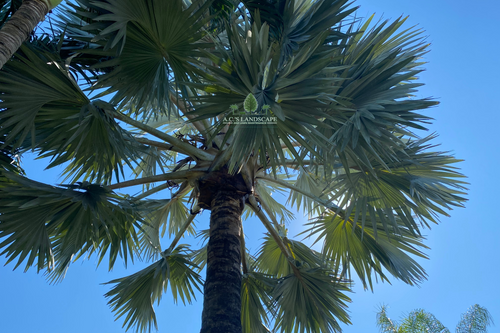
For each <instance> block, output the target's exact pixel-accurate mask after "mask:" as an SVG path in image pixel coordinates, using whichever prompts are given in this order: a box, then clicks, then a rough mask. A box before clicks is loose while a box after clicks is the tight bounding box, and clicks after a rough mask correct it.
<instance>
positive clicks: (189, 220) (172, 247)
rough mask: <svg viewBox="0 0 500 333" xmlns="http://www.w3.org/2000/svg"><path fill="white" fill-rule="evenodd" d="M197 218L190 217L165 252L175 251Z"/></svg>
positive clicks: (193, 215)
mask: <svg viewBox="0 0 500 333" xmlns="http://www.w3.org/2000/svg"><path fill="white" fill-rule="evenodd" d="M195 216H196V214H190V215H189V216H188V218H187V220H186V222H184V225H183V226H182V228H181V230H179V232H178V233H177V235H175V238H174V240H173V241H172V243H171V244H170V246H169V248H168V249H167V251H165V252H167V253H169V252H172V251H173V250H174V249H175V247H176V246H177V243H179V241H180V240H181V238H182V236H183V235H184V233H185V232H186V230H188V228H189V226H190V225H191V223H192V222H193V220H194V217H195Z"/></svg>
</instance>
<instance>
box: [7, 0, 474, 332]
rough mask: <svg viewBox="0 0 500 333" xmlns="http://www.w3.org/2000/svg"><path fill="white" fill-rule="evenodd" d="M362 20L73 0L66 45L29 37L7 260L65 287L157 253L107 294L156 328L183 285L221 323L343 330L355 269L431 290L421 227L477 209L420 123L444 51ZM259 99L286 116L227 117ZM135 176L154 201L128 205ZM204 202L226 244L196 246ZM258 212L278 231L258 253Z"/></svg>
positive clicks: (207, 5) (10, 94)
mask: <svg viewBox="0 0 500 333" xmlns="http://www.w3.org/2000/svg"><path fill="white" fill-rule="evenodd" d="M59 8H61V7H59ZM354 12H355V8H351V7H350V6H349V4H347V2H346V1H345V0H318V1H309V0H278V1H268V2H263V1H250V0H248V1H242V2H241V3H240V2H238V1H202V0H198V1H188V0H183V1H181V0H171V1H151V0H140V1H137V0H120V1H118V0H106V1H89V0H78V1H76V4H73V3H68V5H67V6H66V7H62V8H61V9H60V11H59V21H58V29H56V31H55V32H54V34H53V35H50V36H45V35H42V36H36V37H34V38H33V39H32V40H31V41H30V42H29V43H25V44H24V45H23V46H22V48H21V49H20V50H19V51H18V52H17V54H16V55H15V56H14V58H13V59H12V60H11V61H9V62H8V63H7V64H6V65H5V67H4V68H3V70H2V72H1V75H0V91H1V93H2V95H1V102H0V108H1V111H0V137H1V138H2V139H1V140H2V141H1V142H0V143H1V144H2V146H1V147H2V154H3V155H1V156H0V157H2V156H5V157H2V158H1V159H0V163H2V164H1V166H2V168H3V169H5V170H4V171H2V177H1V178H0V180H1V185H0V199H1V201H0V237H2V238H3V240H2V242H1V243H0V248H1V249H3V254H5V255H6V256H7V258H8V261H9V262H11V261H17V264H16V267H18V266H20V265H21V264H23V263H24V264H25V267H26V269H28V268H30V267H36V269H37V270H38V271H47V272H48V274H49V277H50V278H51V279H52V280H60V279H61V278H62V277H63V276H64V274H65V272H66V270H67V269H68V267H69V265H70V263H71V262H73V261H75V260H77V259H78V258H80V257H82V256H87V255H92V254H96V255H97V256H98V258H99V262H101V261H102V260H105V258H108V261H109V268H110V269H111V268H112V267H113V265H114V263H115V261H116V259H117V258H118V257H121V258H122V259H123V260H125V262H127V259H128V258H132V259H133V258H134V257H143V258H146V259H148V260H154V262H153V263H152V264H151V265H150V266H148V267H147V268H146V269H143V270H141V271H139V272H136V273H134V274H132V275H130V276H128V277H124V278H122V279H118V280H114V281H111V282H110V283H111V284H113V287H112V289H111V290H110V291H109V292H108V294H106V296H107V297H108V298H109V304H110V305H111V307H112V309H113V311H114V312H115V313H116V314H117V316H119V317H121V316H123V318H124V322H125V324H124V325H125V326H126V327H127V328H130V327H132V326H134V327H135V328H137V329H138V330H140V331H144V330H147V329H151V328H152V325H156V317H155V313H154V310H153V303H154V302H156V301H159V300H160V298H161V295H162V294H163V293H164V292H166V291H167V287H170V290H171V291H172V293H173V295H174V298H176V299H177V298H180V299H181V300H182V301H183V302H191V300H192V299H193V297H194V295H195V290H196V289H197V290H200V291H201V289H202V287H204V291H205V292H204V298H205V303H204V304H205V307H204V313H203V327H202V332H220V331H222V328H221V327H222V326H218V325H223V324H224V325H226V324H227V325H229V326H224V329H225V330H227V331H231V332H238V331H240V330H243V331H244V332H267V331H269V330H268V328H267V327H268V326H270V325H274V326H275V328H274V329H275V330H278V331H279V330H281V331H284V332H294V331H295V332H297V331H300V332H320V331H321V332H332V331H340V326H339V321H341V322H344V323H349V317H348V314H347V312H346V302H348V301H349V298H348V297H347V296H346V292H347V291H349V284H348V282H349V279H350V278H351V270H353V272H355V274H356V275H357V276H358V277H359V278H360V279H361V281H362V283H363V284H364V285H365V287H370V288H372V287H373V284H372V279H373V278H374V277H377V278H380V279H381V280H388V278H389V275H392V276H394V277H395V278H398V279H401V280H402V281H404V282H406V283H409V284H416V283H418V282H419V281H422V280H423V279H425V276H426V275H425V272H424V270H423V268H422V267H421V266H420V265H419V264H418V263H417V262H416V261H415V257H422V258H425V257H426V256H425V254H424V253H423V252H422V249H423V248H425V245H424V244H423V242H422V241H423V237H422V236H421V229H422V227H426V226H429V223H436V222H437V217H438V215H439V214H442V215H446V214H447V213H446V210H447V209H450V208H451V207H453V206H460V205H461V203H462V202H463V201H464V198H463V184H464V183H463V182H462V181H460V178H461V177H462V175H460V174H459V173H458V172H457V171H456V168H455V167H454V166H453V165H454V163H456V162H457V161H458V160H456V159H455V158H453V157H452V156H450V155H448V154H447V153H443V152H439V151H436V150H435V145H434V144H432V143H431V140H432V139H433V138H434V136H428V137H423V138H421V137H419V136H418V135H417V134H416V133H415V132H414V131H415V130H423V129H425V124H426V123H427V122H428V121H429V120H430V118H429V117H428V116H425V115H422V114H420V113H419V112H420V110H424V109H427V108H429V107H431V106H434V105H436V104H437V103H436V102H435V101H433V100H431V99H421V98H418V97H416V96H415V95H414V93H415V91H416V88H417V87H418V86H419V85H421V84H419V83H416V75H418V73H419V72H420V71H421V70H422V69H421V68H420V65H421V64H422V63H421V60H420V59H421V56H422V55H423V54H424V53H425V52H426V48H427V46H428V45H427V44H426V43H425V40H424V39H423V38H422V36H421V31H419V30H415V29H413V28H409V29H406V30H402V29H401V26H402V25H403V23H404V19H398V20H396V21H394V22H392V23H390V22H382V23H379V24H375V25H373V24H371V23H370V22H371V19H369V20H368V21H366V22H365V23H364V24H363V25H359V23H358V21H357V20H356V19H355V18H353V13H354ZM358 25H359V26H358ZM372 25H373V27H372V28H369V27H370V26H372ZM26 91H29V92H30V94H29V95H26ZM102 99H104V100H102ZM245 100H247V101H250V102H252V101H253V104H254V107H255V108H256V110H257V111H259V110H261V109H264V110H270V112H271V113H272V116H273V117H275V118H276V123H275V124H254V125H245V124H235V123H231V122H229V123H228V122H227V121H224V118H225V116H227V115H229V114H230V113H231V112H232V111H233V110H234V109H235V108H239V109H243V108H244V107H245V106H246V107H247V108H248V105H244V104H245ZM250 102H248V103H250ZM29 149H32V150H34V151H35V152H36V153H37V154H38V155H39V156H41V157H44V158H50V159H51V163H50V165H49V167H54V166H57V165H61V164H64V165H67V167H66V175H67V178H66V179H67V180H70V184H69V185H62V186H50V185H46V184H42V183H38V182H35V181H32V180H29V179H27V178H25V177H23V176H22V175H19V174H16V173H15V172H13V168H12V166H11V164H10V161H11V159H12V156H13V155H12V154H13V152H18V151H21V152H22V151H26V150H29ZM128 168H130V169H132V170H133V174H134V176H135V178H134V179H124V172H125V171H126V170H127V169H128ZM135 185H143V191H142V193H141V194H138V195H134V196H130V195H123V194H120V192H121V191H122V189H125V188H127V187H130V186H135ZM172 188H174V189H175V193H174V194H173V195H171V196H170V197H165V198H164V199H155V200H154V199H148V197H149V196H150V195H152V194H154V193H160V194H161V193H166V194H165V195H166V196H167V193H168V192H165V190H167V189H172ZM161 191H164V192H161ZM280 191H285V192H288V193H289V201H288V202H289V204H290V206H292V207H293V208H296V209H297V210H298V211H303V212H306V213H307V214H308V215H309V217H310V218H311V220H310V223H308V224H307V230H306V231H304V233H306V234H307V235H310V236H313V237H315V239H316V242H322V243H323V246H322V250H321V251H315V250H312V249H311V248H310V247H309V246H306V245H305V244H303V243H301V242H300V241H297V240H292V239H290V238H289V237H288V235H287V232H286V228H285V224H286V222H287V221H288V220H289V219H290V218H291V217H293V214H292V213H291V212H290V211H289V209H288V208H287V207H285V206H284V205H282V204H281V203H280V202H278V201H276V200H275V198H274V197H273V196H272V194H273V193H274V192H280ZM201 209H206V210H211V228H210V231H209V232H207V231H206V232H205V236H206V237H207V238H208V239H209V241H208V245H207V246H205V247H203V248H201V249H192V248H190V247H188V246H186V245H178V244H179V240H180V239H181V238H182V237H183V235H184V234H185V233H195V232H197V230H196V227H195V225H194V224H193V220H194V216H195V215H196V214H198V213H199V212H200V211H201ZM245 212H246V213H245ZM249 215H255V216H257V217H258V218H259V219H260V220H261V221H262V223H263V224H264V226H265V228H266V229H267V231H268V234H267V236H266V237H265V238H264V242H263V244H262V247H261V249H260V251H259V252H258V253H257V254H255V256H251V255H250V254H248V253H247V251H246V250H245V246H244V235H243V230H242V226H241V220H240V216H243V217H248V216H249ZM167 230H168V235H169V236H172V237H173V240H172V242H171V245H170V246H169V247H168V248H167V249H163V248H162V247H161V245H160V239H161V238H162V237H163V236H164V234H165V232H166V231H167ZM222 249H225V250H222ZM207 258H208V259H207ZM207 262H208V265H207ZM206 265H207V277H206V279H205V280H203V279H202V278H201V277H200V275H199V272H200V270H201V269H203V268H204V267H205V266H206ZM226 271H227V272H229V273H227V274H226V275H224V274H225V273H224V272H226ZM388 273H390V274H388ZM221 281H222V282H221ZM218 283H219V284H218ZM217 288H228V289H227V290H226V289H224V290H226V291H224V292H223V291H220V290H221V289H217ZM231 288H232V289H231ZM217 290H219V291H217ZM233 294H234V297H232V296H227V295H233ZM224 297H226V298H224ZM217 311H219V313H224V314H225V317H224V316H222V317H217V315H216V313H217ZM228 313H230V314H228ZM221 323H222V324H221ZM231 325H233V326H231ZM239 325H240V326H239Z"/></svg>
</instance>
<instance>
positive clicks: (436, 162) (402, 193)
mask: <svg viewBox="0 0 500 333" xmlns="http://www.w3.org/2000/svg"><path fill="white" fill-rule="evenodd" d="M432 138H433V136H430V137H427V138H424V139H420V140H415V141H413V140H410V141H407V142H406V145H405V148H404V149H403V150H402V151H400V152H397V153H395V154H394V157H395V161H386V162H385V163H383V164H382V163H378V162H377V161H375V160H372V162H371V164H372V166H373V168H372V171H371V172H362V171H358V170H354V171H352V172H351V173H350V174H349V175H347V174H344V175H339V176H338V177H336V178H334V179H333V180H332V183H331V186H330V187H329V188H328V189H327V190H326V192H329V191H331V192H330V200H332V201H337V202H340V204H339V206H340V207H344V208H345V210H346V212H347V213H346V214H347V216H350V213H351V212H353V211H356V214H355V216H354V219H353V222H354V223H359V222H361V225H362V226H365V223H366V222H367V221H368V223H370V220H369V219H368V218H369V216H370V217H371V221H372V223H373V228H374V231H375V232H376V231H377V230H375V229H376V227H375V225H376V224H375V219H374V218H375V217H378V219H380V221H381V222H382V224H383V226H384V229H387V228H388V225H392V226H393V227H395V228H396V229H395V231H397V228H398V223H396V219H397V218H399V219H400V221H401V222H403V225H404V226H405V227H406V228H408V230H409V231H411V232H413V233H418V232H419V231H418V230H419V226H418V225H419V224H421V225H425V226H427V227H429V224H428V222H429V221H430V222H434V223H437V216H438V214H442V215H445V216H448V213H447V212H446V210H447V209H451V208H452V207H460V206H462V203H463V202H464V201H465V200H466V199H465V198H464V194H465V193H464V190H465V187H464V186H465V185H466V184H467V183H466V182H463V181H462V180H460V179H462V178H464V176H463V175H462V174H460V173H459V172H458V171H457V169H456V168H455V167H454V166H453V164H455V163H457V162H460V160H457V159H455V158H454V157H453V156H450V155H447V154H446V153H442V152H432V149H433V148H435V146H434V145H431V144H429V143H428V141H429V140H430V139H432ZM386 166H387V167H388V168H389V170H387V169H386Z"/></svg>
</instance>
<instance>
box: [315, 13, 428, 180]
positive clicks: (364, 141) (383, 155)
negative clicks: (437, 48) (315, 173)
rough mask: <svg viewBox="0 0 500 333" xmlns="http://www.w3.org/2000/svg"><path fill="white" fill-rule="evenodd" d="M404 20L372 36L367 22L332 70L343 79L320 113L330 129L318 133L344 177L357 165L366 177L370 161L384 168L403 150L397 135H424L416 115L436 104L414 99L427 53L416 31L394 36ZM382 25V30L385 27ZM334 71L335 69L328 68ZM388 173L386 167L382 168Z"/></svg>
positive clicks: (378, 28)
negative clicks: (331, 149) (332, 147)
mask: <svg viewBox="0 0 500 333" xmlns="http://www.w3.org/2000/svg"><path fill="white" fill-rule="evenodd" d="M404 21H405V19H398V20H396V21H394V22H393V23H392V24H387V22H384V23H382V24H380V25H376V26H375V27H374V28H372V29H371V30H368V26H369V24H370V22H371V18H370V20H368V21H367V22H366V24H365V25H364V26H363V27H361V32H360V33H358V34H355V35H354V36H350V37H348V38H347V39H346V41H345V44H346V49H345V50H343V51H342V57H339V58H338V59H339V61H338V62H337V63H335V66H345V69H343V70H341V71H335V72H333V73H332V74H330V75H332V76H334V77H341V78H346V79H345V80H343V81H341V82H339V85H338V87H335V88H334V93H335V94H336V95H337V97H336V101H335V102H334V103H332V104H330V106H329V107H328V108H329V110H326V111H325V112H326V113H327V114H328V115H330V116H331V117H332V118H333V119H329V118H326V119H325V124H328V125H329V126H330V127H324V128H321V129H319V130H320V131H321V133H322V134H323V135H325V136H327V137H328V138H329V139H330V141H331V142H332V144H334V145H335V153H334V154H333V155H332V154H331V153H330V152H324V153H325V154H327V155H328V154H330V155H332V156H330V157H327V158H328V159H330V160H332V161H341V162H342V164H343V166H344V168H346V172H349V169H348V167H350V166H352V165H356V166H358V167H360V168H362V169H363V171H367V172H370V171H371V168H372V162H371V159H376V160H377V161H378V162H379V163H381V164H382V165H384V166H385V164H384V163H386V162H388V161H391V160H393V161H395V160H397V159H396V157H395V156H394V154H395V153H396V152H397V151H400V150H402V149H404V147H405V145H404V142H402V139H401V135H403V134H404V135H409V136H413V135H414V134H413V133H412V132H411V131H410V130H411V129H425V127H424V123H426V122H428V121H429V120H430V119H431V118H429V117H428V116H424V115H422V114H420V113H419V112H417V110H422V109H427V108H429V107H431V106H434V105H436V104H438V103H437V102H435V101H432V100H430V99H417V98H415V96H414V95H413V93H414V92H415V91H416V90H415V88H416V87H418V86H421V85H422V84H420V83H415V80H416V78H417V77H416V75H418V73H420V72H421V71H422V69H420V68H419V67H418V66H419V65H421V64H422V63H421V61H420V60H419V59H420V57H421V56H422V55H423V54H424V53H426V52H427V51H426V48H427V46H428V44H425V43H424V41H423V39H422V37H421V36H420V35H421V31H420V30H415V29H412V28H410V29H407V30H404V31H402V32H400V31H399V29H400V27H401V25H402V24H403V23H404ZM386 25H387V27H385V26H386ZM333 68H335V67H333ZM385 167H386V168H387V169H389V168H388V167H387V166H385Z"/></svg>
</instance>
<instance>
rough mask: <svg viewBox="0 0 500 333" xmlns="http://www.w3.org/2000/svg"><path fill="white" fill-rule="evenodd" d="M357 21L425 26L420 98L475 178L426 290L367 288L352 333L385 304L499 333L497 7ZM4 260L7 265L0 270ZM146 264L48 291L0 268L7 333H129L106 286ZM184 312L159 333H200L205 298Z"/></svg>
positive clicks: (438, 9) (430, 263) (391, 8)
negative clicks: (488, 318)
mask: <svg viewBox="0 0 500 333" xmlns="http://www.w3.org/2000/svg"><path fill="white" fill-rule="evenodd" d="M356 4H357V5H360V6H361V8H360V9H359V11H358V15H361V16H365V17H368V16H370V15H371V14H372V13H376V14H377V17H382V16H383V17H384V18H389V19H395V18H397V17H399V16H401V15H404V16H406V15H409V16H410V17H409V19H408V23H407V27H409V26H411V25H415V24H418V25H419V27H421V28H423V29H425V30H426V35H428V36H429V37H428V41H429V42H431V44H432V45H431V52H430V53H428V54H427V55H426V57H425V60H427V61H428V62H429V63H428V64H427V65H426V66H425V67H426V69H427V71H426V72H424V73H423V74H422V75H421V81H423V82H424V83H426V86H424V87H422V88H421V89H420V93H419V95H420V97H429V96H432V97H436V98H437V99H438V100H439V101H440V102H441V105H439V106H438V107H437V108H434V109H432V110H430V111H429V113H428V114H430V115H431V116H432V117H434V118H435V119H436V120H435V122H434V124H433V125H432V126H431V129H432V131H437V132H438V133H439V134H440V136H439V138H438V139H437V142H439V143H442V146H441V147H442V149H443V150H450V151H452V152H453V153H454V154H455V156H456V157H458V158H461V159H465V162H463V163H461V164H460V167H461V168H462V171H463V173H464V174H465V175H467V176H468V177H469V182H470V191H469V197H468V198H469V202H468V203H467V204H466V208H465V209H456V210H454V211H453V212H452V213H451V217H450V218H443V219H442V223H441V224H440V225H439V226H435V227H433V228H432V230H425V234H426V235H427V236H428V241H427V245H428V246H430V247H431V250H430V251H428V254H429V255H430V260H426V261H424V262H423V265H424V267H425V269H426V270H427V273H428V275H429V278H428V281H426V282H424V283H422V285H421V286H420V287H411V286H407V285H405V284H403V283H399V282H397V281H393V284H392V285H389V284H387V283H385V284H377V285H375V289H374V292H373V293H372V292H370V291H363V289H362V287H361V285H360V284H356V286H355V287H354V293H353V294H351V297H352V301H353V302H352V303H351V304H350V312H351V317H352V322H353V325H352V326H349V327H345V329H344V332H345V333H357V332H377V329H376V327H375V313H376V310H377V307H378V306H379V305H380V304H383V303H385V304H388V305H389V306H390V308H389V314H390V316H391V318H393V319H398V318H399V317H400V316H401V315H402V314H405V313H408V312H410V311H411V310H413V309H415V308H425V309H427V310H428V311H430V312H432V313H433V314H434V315H435V316H436V317H437V318H438V319H440V320H441V321H442V322H443V323H444V324H445V325H446V326H447V327H448V328H450V330H451V331H454V328H455V324H456V323H457V322H458V321H459V319H460V314H461V313H463V312H465V311H466V310H467V308H468V307H469V306H470V305H473V304H475V303H478V304H480V305H482V306H485V307H486V308H488V309H489V310H490V312H491V314H492V315H493V319H494V320H495V322H496V326H494V327H492V328H491V329H490V332H500V301H499V300H500V284H499V283H498V280H499V278H498V276H499V275H500V241H499V235H500V221H499V218H498V217H497V216H496V213H495V209H496V208H497V205H498V203H497V202H498V188H499V186H500V181H499V180H498V176H496V171H497V170H496V169H497V167H498V165H499V164H500V158H499V157H498V153H500V149H498V142H499V140H498V139H497V137H498V134H497V133H498V132H499V131H498V127H499V123H500V116H499V113H500V110H499V103H498V101H497V98H495V96H499V95H500V94H499V92H498V91H499V90H500V85H499V84H498V78H499V77H500V60H499V59H500V43H499V36H500V28H499V23H500V20H499V16H500V1H498V0H478V1H476V2H475V3H474V4H473V3H472V2H470V1H463V0H458V1H457V0H455V1H451V0H439V1H430V0H421V1H407V0H379V1H369V0H361V1H357V2H356ZM24 163H25V164H24V166H25V169H26V170H27V172H28V175H29V177H31V178H33V179H36V180H40V181H45V182H51V183H57V182H58V180H57V176H58V173H59V170H50V171H43V164H41V163H40V162H39V161H38V162H33V161H30V160H29V158H28V157H26V158H25V159H24ZM207 217H208V212H205V213H204V214H203V216H201V217H199V218H198V219H197V221H198V225H199V226H200V227H201V228H206V227H207V226H208V221H207V220H208V219H207ZM303 221H304V219H303V218H300V217H298V218H297V219H296V220H295V221H294V222H295V223H294V224H292V225H290V227H289V229H290V234H291V235H295V234H297V233H298V232H300V231H301V229H300V226H301V224H302V222H303ZM258 226H259V223H258V222H257V221H254V220H247V222H245V224H244V228H245V231H246V233H247V236H248V242H249V244H248V245H249V246H250V247H252V249H253V250H256V249H257V247H258V241H259V240H260V238H261V235H262V229H260V228H259V227H258ZM3 263H5V258H3V257H2V258H0V264H2V265H3ZM144 265H145V264H144V263H137V264H136V265H135V266H129V268H128V270H126V269H125V268H124V267H123V266H122V265H121V264H117V265H116V267H115V270H114V271H113V272H111V273H108V272H107V270H106V267H105V266H104V265H103V266H102V267H99V268H98V269H95V259H93V258H92V259H90V260H89V261H85V262H83V263H81V262H78V263H76V264H74V265H73V266H72V267H71V268H70V270H69V273H68V275H67V277H66V279H65V280H64V281H63V282H62V283H60V284H58V285H49V284H48V283H47V282H46V280H45V279H44V277H43V276H42V275H37V274H36V272H35V271H34V270H31V271H29V272H27V273H23V271H22V270H17V271H12V268H13V266H12V265H8V266H6V267H0V286H2V293H1V294H0V333H11V332H12V333H35V332H36V333H49V332H50V333H68V332H71V333H80V332H82V333H83V332H85V333H88V332H90V331H95V332H100V333H101V332H102V333H119V332H124V330H123V329H121V324H122V322H121V321H118V322H115V321H114V318H113V315H112V313H111V311H110V309H109V308H108V306H107V305H106V300H105V299H104V297H103V294H105V293H106V292H107V291H108V290H109V286H105V285H101V283H104V282H107V281H109V280H112V279H114V278H118V277H122V276H124V275H128V274H131V273H133V272H135V271H137V270H139V269H140V268H142V267H144ZM198 300H199V301H198V302H197V303H196V304H194V305H190V306H186V307H184V306H183V305H177V306H176V305H174V304H173V303H172V301H171V297H170V296H169V295H168V294H167V295H165V297H164V298H163V300H162V303H161V305H160V307H158V308H157V316H158V319H159V332H199V329H200V321H201V305H202V302H201V301H202V297H201V295H199V297H198Z"/></svg>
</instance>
